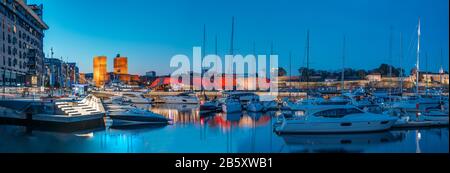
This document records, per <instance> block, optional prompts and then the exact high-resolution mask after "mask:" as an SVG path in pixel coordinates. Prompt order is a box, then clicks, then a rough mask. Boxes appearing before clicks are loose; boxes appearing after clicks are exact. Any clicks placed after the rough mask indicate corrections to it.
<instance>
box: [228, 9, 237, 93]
mask: <svg viewBox="0 0 450 173" xmlns="http://www.w3.org/2000/svg"><path fill="white" fill-rule="evenodd" d="M233 50H234V16H233V17H232V18H231V42H230V55H234V52H233ZM232 67H233V64H232V63H230V66H229V67H228V68H230V73H231V78H232V79H233V80H232V81H233V84H232V86H233V91H235V90H236V87H235V85H234V74H233V68H232Z"/></svg>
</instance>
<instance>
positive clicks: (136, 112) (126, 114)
mask: <svg viewBox="0 0 450 173" xmlns="http://www.w3.org/2000/svg"><path fill="white" fill-rule="evenodd" d="M107 115H108V116H109V117H110V118H111V119H112V120H113V126H122V125H137V124H168V122H169V119H167V118H166V117H164V116H162V115H160V114H156V113H153V112H151V111H147V110H141V109H137V108H135V109H129V110H126V111H120V112H108V113H107Z"/></svg>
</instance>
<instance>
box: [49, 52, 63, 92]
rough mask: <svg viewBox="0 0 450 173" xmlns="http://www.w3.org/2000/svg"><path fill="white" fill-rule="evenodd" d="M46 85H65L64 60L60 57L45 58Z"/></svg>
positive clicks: (57, 86)
mask: <svg viewBox="0 0 450 173" xmlns="http://www.w3.org/2000/svg"><path fill="white" fill-rule="evenodd" d="M44 66H45V82H44V83H45V86H46V87H55V88H59V87H61V86H63V83H64V80H65V78H66V77H65V73H64V72H63V71H64V69H63V62H62V61H61V60H60V59H58V58H45V59H44Z"/></svg>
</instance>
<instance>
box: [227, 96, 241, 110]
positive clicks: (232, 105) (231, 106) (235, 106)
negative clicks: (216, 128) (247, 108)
mask: <svg viewBox="0 0 450 173" xmlns="http://www.w3.org/2000/svg"><path fill="white" fill-rule="evenodd" d="M222 111H223V112H225V113H237V112H242V105H241V103H240V102H239V101H238V100H236V99H230V98H228V99H226V100H225V101H224V102H223V103H222Z"/></svg>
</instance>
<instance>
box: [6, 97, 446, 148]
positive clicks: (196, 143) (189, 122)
mask: <svg viewBox="0 0 450 173" xmlns="http://www.w3.org/2000/svg"><path fill="white" fill-rule="evenodd" d="M139 106H140V107H144V108H148V109H150V110H152V111H153V112H155V113H159V114H162V115H164V116H166V117H168V118H170V119H172V120H173V123H172V124H171V125H167V126H149V125H146V126H139V127H137V126H129V127H113V126H110V125H111V124H112V123H111V120H109V119H106V120H105V121H106V127H105V128H99V129H92V130H86V131H82V132H73V133H63V132H58V131H38V130H33V129H29V128H27V127H23V126H12V125H0V153H319V152H332V153H336V152H339V153H340V152H350V153H448V152H449V138H448V137H449V135H448V132H449V129H448V127H444V128H426V129H394V130H391V131H386V132H377V133H362V134H332V135H331V134H330V135H319V134H314V135H313V134H311V135H300V134H297V135H278V134H276V133H274V132H273V124H274V123H275V122H276V115H277V112H268V113H240V114H224V113H214V114H207V115H203V114H202V115H201V114H200V113H199V112H200V111H199V107H198V106H197V105H155V106H150V105H139Z"/></svg>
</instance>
